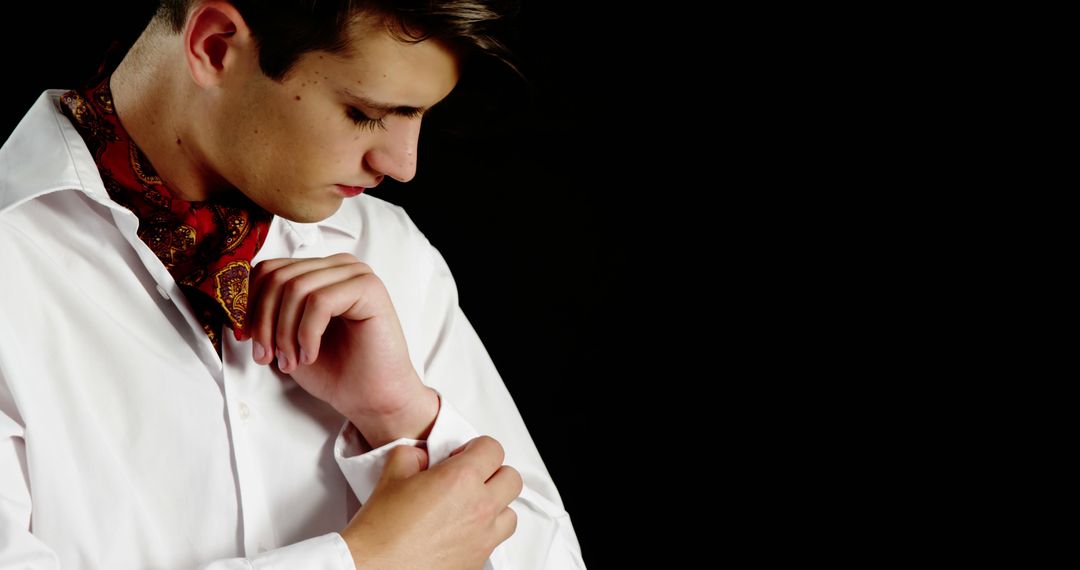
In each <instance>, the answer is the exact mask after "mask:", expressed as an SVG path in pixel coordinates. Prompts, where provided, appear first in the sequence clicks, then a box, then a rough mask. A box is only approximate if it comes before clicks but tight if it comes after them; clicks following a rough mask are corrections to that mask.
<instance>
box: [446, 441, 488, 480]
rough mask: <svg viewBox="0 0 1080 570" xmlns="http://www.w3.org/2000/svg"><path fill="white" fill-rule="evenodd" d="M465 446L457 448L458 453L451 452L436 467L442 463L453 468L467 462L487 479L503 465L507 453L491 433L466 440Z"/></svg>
mask: <svg viewBox="0 0 1080 570" xmlns="http://www.w3.org/2000/svg"><path fill="white" fill-rule="evenodd" d="M463 447H464V448H465V449H463V450H462V451H460V452H457V450H455V452H456V453H455V452H451V454H450V456H449V457H447V458H446V459H445V460H444V461H443V462H442V463H439V464H438V465H436V466H435V468H438V467H440V466H442V465H446V466H447V467H448V468H451V466H455V465H459V464H466V465H468V466H469V467H471V468H473V469H476V470H477V471H479V472H480V473H483V475H484V480H485V481H486V480H487V479H489V478H490V477H491V476H492V474H494V473H495V471H497V470H498V469H499V467H502V462H503V459H504V458H505V455H504V453H503V447H502V444H500V443H499V442H498V441H495V438H493V437H491V436H489V435H481V436H477V437H474V438H473V439H471V440H469V441H468V442H466V443H465V445H464V446H463Z"/></svg>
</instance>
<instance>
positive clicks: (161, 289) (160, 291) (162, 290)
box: [157, 285, 169, 301]
mask: <svg viewBox="0 0 1080 570" xmlns="http://www.w3.org/2000/svg"><path fill="white" fill-rule="evenodd" d="M157 292H158V295H161V298H162V299H165V300H166V301H168V300H169V294H168V293H166V292H165V288H164V287H162V286H161V285H158V286H157Z"/></svg>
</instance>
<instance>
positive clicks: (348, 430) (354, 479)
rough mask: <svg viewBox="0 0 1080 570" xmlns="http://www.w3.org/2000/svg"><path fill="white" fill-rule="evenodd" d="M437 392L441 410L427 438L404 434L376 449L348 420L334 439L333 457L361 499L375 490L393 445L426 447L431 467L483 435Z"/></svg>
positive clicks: (357, 496)
mask: <svg viewBox="0 0 1080 570" xmlns="http://www.w3.org/2000/svg"><path fill="white" fill-rule="evenodd" d="M432 390H435V389H434V388H432ZM435 393H436V394H438V395H439V413H438V415H437V416H435V424H434V425H433V426H431V433H429V434H428V438H427V439H426V440H419V439H411V438H407V437H402V438H398V439H396V440H394V441H391V442H390V443H387V444H385V445H383V446H382V447H379V448H377V449H371V447H370V446H369V445H367V443H366V442H365V441H364V438H363V437H361V436H360V432H359V431H357V429H356V427H355V426H353V425H352V422H350V421H347V420H346V422H345V425H344V426H342V428H341V430H340V431H339V432H338V436H337V440H336V441H335V442H334V459H336V460H337V464H338V467H340V468H341V472H342V473H344V474H345V479H346V480H348V481H349V486H351V487H352V490H353V493H354V494H355V495H356V498H357V499H359V500H360V503H365V502H367V500H368V497H370V496H371V492H372V491H374V490H375V484H376V483H378V482H379V476H380V475H382V470H383V466H384V465H385V464H386V456H387V454H388V453H389V452H390V450H391V449H393V448H395V447H397V446H399V445H412V446H415V447H419V448H421V449H427V452H428V466H429V467H431V466H433V465H437V464H439V463H441V462H442V461H443V460H445V459H446V458H447V457H450V452H452V451H454V450H455V449H457V448H459V447H461V446H462V445H464V444H465V443H466V442H468V441H469V440H471V439H473V438H475V437H477V436H479V435H480V434H479V433H477V431H476V429H475V428H473V426H472V424H470V423H469V422H468V421H466V420H465V418H464V417H462V416H461V414H460V413H459V412H458V411H457V408H455V407H454V406H453V404H451V403H450V402H448V401H447V400H446V398H445V397H444V396H443V395H442V393H441V392H439V391H438V390H435Z"/></svg>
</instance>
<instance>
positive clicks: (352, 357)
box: [248, 253, 438, 445]
mask: <svg viewBox="0 0 1080 570" xmlns="http://www.w3.org/2000/svg"><path fill="white" fill-rule="evenodd" d="M250 290H251V294H250V298H249V303H248V330H249V331H250V335H251V339H252V341H253V342H252V356H253V357H254V358H255V361H256V362H258V363H259V364H269V363H270V362H272V361H273V360H274V359H275V358H276V359H277V365H278V368H279V369H280V370H281V371H282V372H283V373H286V374H291V375H292V377H293V379H294V380H296V383H297V384H299V385H300V386H301V387H302V388H304V389H305V390H307V391H308V392H309V393H311V394H312V395H313V396H315V397H316V398H319V399H320V400H323V401H325V402H327V403H328V404H330V405H331V406H333V407H334V409H336V410H337V411H338V412H340V413H341V414H342V415H343V416H345V417H347V418H349V419H351V420H352V419H354V418H364V417H375V418H382V417H386V418H391V417H399V418H400V417H402V416H403V415H405V412H404V410H407V409H409V408H410V406H412V407H415V406H417V405H418V404H417V402H418V400H420V399H421V398H422V397H423V396H422V395H424V394H426V393H425V392H424V390H426V387H425V386H424V385H423V383H422V382H421V381H420V377H419V375H417V373H416V370H415V369H414V368H413V366H412V362H411V361H410V360H409V351H408V347H407V346H406V343H405V335H404V334H403V333H402V331H401V324H400V323H399V322H398V318H397V313H396V312H395V311H394V306H393V304H392V303H391V301H390V295H389V294H388V293H387V291H386V287H385V286H384V285H383V282H382V280H381V279H379V278H378V277H377V276H376V275H375V273H374V272H372V269H371V267H370V266H368V265H367V264H366V263H362V262H360V261H358V260H357V259H356V258H355V257H353V256H352V255H349V254H347V253H342V254H338V255H333V256H330V257H326V258H321V259H319V258H315V259H269V260H266V261H263V262H261V263H259V264H258V265H257V266H255V268H254V270H253V272H252V277H251V287H250ZM428 396H429V397H428V399H427V400H426V402H427V404H426V405H427V408H429V409H431V411H432V412H435V413H437V411H438V405H437V403H436V404H434V407H433V406H432V405H431V402H437V398H432V397H431V396H433V394H429V395H428ZM434 417H435V416H434V413H432V415H431V416H430V417H429V418H428V420H429V421H430V420H434ZM354 423H357V422H356V421H354ZM357 427H358V428H361V426H360V425H357ZM361 433H363V429H362V428H361ZM368 435H369V434H365V436H368ZM410 437H415V435H411V436H410ZM373 445H374V444H373Z"/></svg>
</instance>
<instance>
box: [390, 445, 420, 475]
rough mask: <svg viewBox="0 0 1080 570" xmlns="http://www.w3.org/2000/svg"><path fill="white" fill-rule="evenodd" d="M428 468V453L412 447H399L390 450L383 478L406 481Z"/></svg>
mask: <svg viewBox="0 0 1080 570" xmlns="http://www.w3.org/2000/svg"><path fill="white" fill-rule="evenodd" d="M427 468H428V454H427V451H426V450H424V449H421V448H419V447H414V446H412V445H399V446H397V447H395V448H393V449H391V450H390V452H389V454H388V455H387V458H386V466H385V467H383V477H391V478H394V479H405V478H407V477H412V476H413V475H416V474H417V473H419V472H421V471H423V470H424V469H427Z"/></svg>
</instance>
